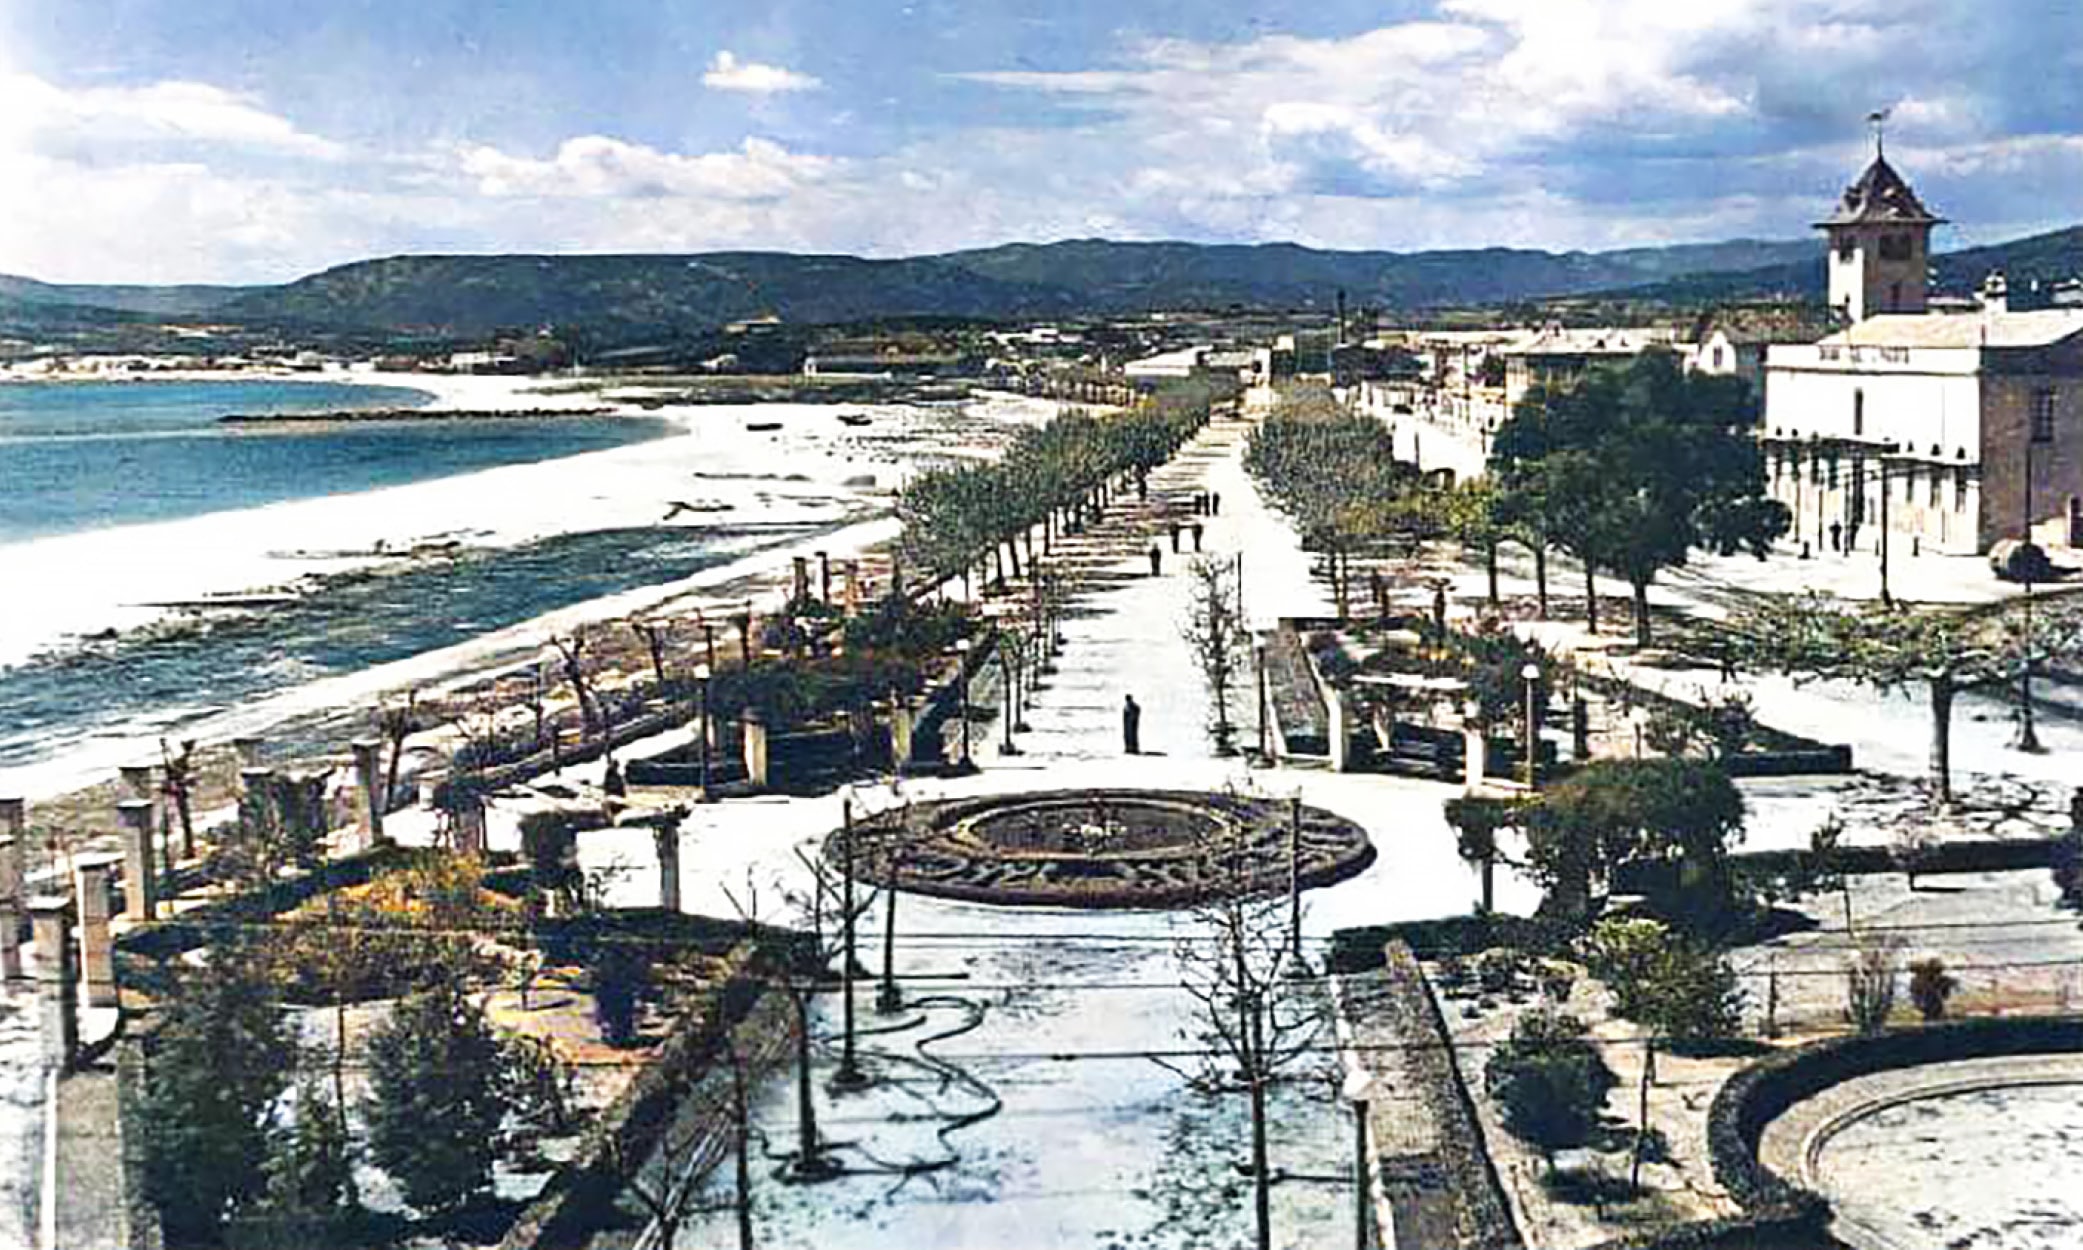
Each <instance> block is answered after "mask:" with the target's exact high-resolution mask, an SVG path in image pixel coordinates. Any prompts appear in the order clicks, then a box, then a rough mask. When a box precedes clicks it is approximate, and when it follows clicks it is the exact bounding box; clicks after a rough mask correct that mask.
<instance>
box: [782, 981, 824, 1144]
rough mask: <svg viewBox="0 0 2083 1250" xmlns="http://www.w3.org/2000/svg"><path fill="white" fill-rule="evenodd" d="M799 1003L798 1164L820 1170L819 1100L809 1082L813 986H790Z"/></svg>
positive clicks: (797, 1059) (797, 1025) (796, 1004)
mask: <svg viewBox="0 0 2083 1250" xmlns="http://www.w3.org/2000/svg"><path fill="white" fill-rule="evenodd" d="M789 996H790V997H791V998H793V999H795V1006H796V1136H797V1138H798V1139H799V1140H800V1143H801V1144H800V1150H801V1153H800V1154H799V1155H798V1156H797V1159H796V1166H797V1168H798V1169H799V1170H800V1171H803V1172H815V1171H817V1170H818V1156H819V1155H820V1154H822V1153H823V1152H822V1150H820V1148H819V1147H818V1143H817V1100H816V1098H815V1097H814V1094H813V1091H812V1089H811V1084H810V990H809V987H808V986H804V987H801V988H797V987H790V991H789Z"/></svg>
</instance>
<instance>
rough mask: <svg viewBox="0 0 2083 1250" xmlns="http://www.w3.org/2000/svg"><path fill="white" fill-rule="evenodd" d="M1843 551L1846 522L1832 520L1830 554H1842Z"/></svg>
mask: <svg viewBox="0 0 2083 1250" xmlns="http://www.w3.org/2000/svg"><path fill="white" fill-rule="evenodd" d="M1843 552H1844V523H1843V522H1842V521H1832V522H1830V554H1831V555H1841V554H1843Z"/></svg>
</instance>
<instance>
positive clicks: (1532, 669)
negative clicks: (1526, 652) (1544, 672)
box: [1519, 660, 1541, 681]
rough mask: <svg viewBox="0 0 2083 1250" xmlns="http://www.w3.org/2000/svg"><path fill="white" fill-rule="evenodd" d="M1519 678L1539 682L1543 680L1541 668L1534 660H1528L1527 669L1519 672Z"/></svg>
mask: <svg viewBox="0 0 2083 1250" xmlns="http://www.w3.org/2000/svg"><path fill="white" fill-rule="evenodd" d="M1519 676H1521V677H1523V678H1525V679H1526V680H1527V681H1539V680H1540V679H1541V666H1540V665H1538V664H1535V663H1534V662H1533V661H1532V660H1528V661H1527V662H1526V667H1524V668H1522V669H1520V670H1519Z"/></svg>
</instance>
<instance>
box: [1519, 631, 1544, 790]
mask: <svg viewBox="0 0 2083 1250" xmlns="http://www.w3.org/2000/svg"><path fill="white" fill-rule="evenodd" d="M1519 680H1521V681H1523V682H1525V683H1526V788H1527V789H1528V790H1531V789H1533V779H1534V767H1535V759H1536V757H1537V756H1538V755H1539V753H1540V745H1541V724H1540V708H1539V707H1538V706H1537V705H1536V702H1535V700H1536V699H1537V697H1538V692H1539V690H1540V683H1541V666H1540V665H1538V664H1535V663H1534V662H1533V661H1531V660H1528V661H1527V662H1526V666H1525V667H1524V668H1521V669H1520V670H1519Z"/></svg>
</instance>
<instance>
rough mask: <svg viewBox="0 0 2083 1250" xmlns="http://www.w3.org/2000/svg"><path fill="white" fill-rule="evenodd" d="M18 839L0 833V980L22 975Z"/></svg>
mask: <svg viewBox="0 0 2083 1250" xmlns="http://www.w3.org/2000/svg"><path fill="white" fill-rule="evenodd" d="M20 846H21V839H19V838H17V837H15V836H14V835H13V834H0V981H14V980H19V979H20V978H21V975H22V893H23V891H24V890H26V889H27V888H28V887H27V885H26V883H24V882H23V880H22V866H21V857H20V855H19V854H18V851H19V849H20Z"/></svg>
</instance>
